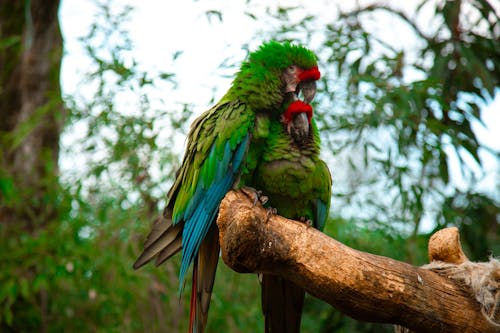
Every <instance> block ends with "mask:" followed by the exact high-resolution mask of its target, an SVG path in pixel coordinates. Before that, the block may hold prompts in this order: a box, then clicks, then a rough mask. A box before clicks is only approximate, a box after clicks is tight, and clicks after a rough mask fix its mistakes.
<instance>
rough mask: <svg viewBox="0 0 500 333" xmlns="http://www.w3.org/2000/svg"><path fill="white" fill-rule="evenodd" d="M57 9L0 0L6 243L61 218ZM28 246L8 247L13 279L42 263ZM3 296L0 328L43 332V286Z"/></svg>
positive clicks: (34, 1)
mask: <svg viewBox="0 0 500 333" xmlns="http://www.w3.org/2000/svg"><path fill="white" fill-rule="evenodd" d="M58 9H59V0H0V223H1V225H0V239H1V240H2V242H5V243H7V240H8V242H9V246H10V248H14V247H15V246H14V245H12V244H17V246H19V248H22V246H24V245H23V244H26V243H28V242H26V241H23V239H24V240H26V239H27V238H29V237H33V238H34V237H37V235H38V234H39V232H40V231H41V230H44V229H45V228H48V225H49V224H50V223H58V222H59V221H58V220H59V219H58V217H59V214H58V212H59V208H58V200H60V197H59V192H58V190H59V182H58V158H59V137H60V134H61V130H62V126H63V122H64V113H63V108H62V99H61V92H60V84H59V70H60V65H61V57H62V37H61V33H60V30H59V23H58ZM30 244H31V243H30ZM38 250H39V249H37V251H38ZM44 250H45V249H42V251H44ZM25 253H26V251H20V252H15V253H13V255H12V258H14V259H13V260H17V261H19V264H18V265H17V266H15V265H13V263H12V262H9V263H6V267H4V268H3V269H14V267H16V268H15V269H14V270H12V271H11V272H12V274H13V277H12V278H15V279H17V280H25V281H26V280H27V281H29V283H30V284H31V283H32V282H33V280H34V279H35V277H36V276H37V275H39V274H40V273H43V272H44V271H45V270H46V267H44V266H43V264H42V263H39V262H36V263H35V262H34V261H33V259H32V257H30V254H29V253H28V254H25ZM44 255H50V254H48V253H47V252H44ZM24 261H27V262H28V263H24ZM21 262H23V264H21ZM7 274H8V273H7ZM18 290H19V289H18ZM3 296H4V298H3V299H2V302H5V301H4V300H5V299H7V301H6V302H5V303H2V304H5V309H6V311H12V313H13V314H12V315H11V319H10V321H11V322H9V319H6V318H8V317H7V316H6V315H5V317H4V311H2V314H1V315H2V318H0V331H12V332H14V331H23V330H28V331H30V330H37V331H40V332H46V331H47V329H48V321H49V312H50V294H49V292H48V291H47V289H46V288H44V287H39V288H38V289H35V287H33V290H31V289H30V294H29V295H25V294H23V293H22V292H20V293H19V292H18V293H17V294H15V296H12V297H11V299H10V300H9V298H5V293H4V295H3ZM6 311H5V312H6ZM25 317H26V318H29V320H23V318H25ZM12 318H13V319H12Z"/></svg>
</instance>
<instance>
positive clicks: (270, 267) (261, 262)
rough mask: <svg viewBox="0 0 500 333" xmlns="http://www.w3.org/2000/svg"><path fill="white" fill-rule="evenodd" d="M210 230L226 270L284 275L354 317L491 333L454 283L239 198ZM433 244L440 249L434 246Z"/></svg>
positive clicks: (230, 197) (232, 197)
mask: <svg viewBox="0 0 500 333" xmlns="http://www.w3.org/2000/svg"><path fill="white" fill-rule="evenodd" d="M217 224H218V226H219V230H220V242H221V250H222V258H223V260H224V262H225V263H226V264H227V265H228V266H229V267H231V268H232V269H234V270H235V271H237V272H246V273H250V272H259V273H268V274H276V275H280V276H282V277H286V278H287V279H290V280H291V281H293V282H295V283H296V284H298V285H300V286H301V287H303V288H304V289H306V290H307V291H308V292H309V293H310V294H312V295H313V296H315V297H318V298H320V299H322V300H324V301H326V302H328V303H329V304H331V305H332V306H334V307H335V308H337V309H338V310H340V311H342V312H344V313H346V314H348V315H350V316H351V317H353V318H355V319H358V320H363V321H372V322H383V323H392V324H398V325H402V326H405V327H408V328H410V329H411V330H413V331H416V332H443V333H444V332H447V333H452V332H460V333H463V332H477V333H479V332H483V333H485V332H498V327H496V326H494V325H492V324H491V322H489V321H488V320H487V318H486V317H485V316H484V315H483V314H482V313H481V307H480V304H479V303H478V302H477V301H476V300H475V299H474V298H473V296H472V295H471V292H470V290H468V289H467V288H464V286H463V285H461V284H460V283H457V282H456V281H454V280H451V279H448V278H446V277H443V276H441V275H439V274H437V273H435V272H432V271H430V270H427V269H423V268H419V267H415V266H412V265H409V264H406V263H403V262H399V261H396V260H393V259H390V258H386V257H381V256H377V255H373V254H369V253H364V252H360V251H357V250H354V249H351V248H349V247H347V246H345V245H343V244H341V243H339V242H337V241H335V240H334V239H332V238H330V237H328V236H326V235H325V234H323V233H321V232H319V231H318V230H316V229H314V228H311V227H308V226H307V225H305V224H303V223H300V222H296V221H292V220H288V219H285V218H283V217H280V216H277V215H271V216H269V215H268V212H267V211H266V210H265V209H264V208H262V207H261V206H260V205H259V204H257V205H254V200H253V199H251V198H249V197H247V196H246V195H245V194H243V193H242V192H235V191H231V192H229V193H228V194H227V195H226V197H225V199H224V200H223V202H222V204H221V207H220V211H219V217H218V220H217ZM440 246H441V247H446V246H444V245H443V244H441V245H435V248H439V247H440ZM451 252H456V251H451ZM455 254H456V253H455ZM434 255H436V254H434ZM446 256H448V255H444V256H443V257H446ZM452 257H453V258H455V257H456V256H454V255H452ZM458 258H460V256H458Z"/></svg>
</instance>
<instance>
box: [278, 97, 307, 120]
mask: <svg viewBox="0 0 500 333" xmlns="http://www.w3.org/2000/svg"><path fill="white" fill-rule="evenodd" d="M302 112H304V113H305V114H306V115H307V119H309V122H311V118H312V115H313V110H312V106H310V105H309V104H306V103H304V102H302V101H295V102H293V103H292V104H290V105H289V106H288V108H287V109H286V111H285V113H284V114H283V117H284V118H285V122H286V123H287V124H288V123H289V122H291V121H292V119H293V116H294V115H295V114H297V113H302Z"/></svg>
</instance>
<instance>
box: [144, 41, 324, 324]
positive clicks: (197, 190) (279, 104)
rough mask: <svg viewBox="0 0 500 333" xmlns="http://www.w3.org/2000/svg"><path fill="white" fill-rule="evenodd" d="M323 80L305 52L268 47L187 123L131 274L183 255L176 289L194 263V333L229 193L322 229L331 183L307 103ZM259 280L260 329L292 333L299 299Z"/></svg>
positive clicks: (202, 317) (203, 316)
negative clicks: (262, 198)
mask: <svg viewBox="0 0 500 333" xmlns="http://www.w3.org/2000/svg"><path fill="white" fill-rule="evenodd" d="M319 78H320V72H319V70H318V66H317V60H316V56H315V55H314V53H313V52H311V51H310V50H308V49H306V48H304V47H302V46H298V45H294V44H291V43H288V42H285V43H278V42H275V41H271V42H268V43H264V44H263V45H261V46H260V47H259V48H258V49H257V50H256V51H254V52H251V53H250V54H249V56H248V59H247V60H246V61H244V62H243V63H242V65H241V67H240V70H239V71H238V73H237V74H236V77H235V79H234V80H233V82H232V85H231V87H230V89H229V91H228V92H227V93H226V94H225V95H224V96H223V97H222V99H221V100H220V101H219V102H218V103H217V104H216V105H215V106H213V107H212V108H211V109H209V110H208V111H206V112H205V113H203V114H202V115H201V116H200V117H198V118H197V119H196V120H194V122H193V124H192V125H191V129H190V132H189V135H188V141H187V148H186V152H185V154H184V158H183V161H182V165H181V167H180V169H179V171H178V172H177V175H176V179H175V182H174V184H173V185H172V188H171V189H170V191H169V193H168V200H167V205H166V207H165V210H164V212H163V215H162V216H161V217H160V218H158V219H156V220H155V221H154V223H153V226H152V230H151V232H150V234H149V235H148V237H147V239H146V241H145V244H144V251H143V252H142V254H141V255H140V256H139V258H138V259H137V261H136V262H135V264H134V268H136V269H137V268H139V267H141V266H142V265H144V264H146V263H147V262H149V261H151V260H152V259H155V263H156V265H159V264H161V263H163V262H164V261H165V260H167V259H168V258H170V257H171V256H173V255H174V254H176V253H177V252H179V251H181V250H182V258H181V268H180V273H179V280H180V285H181V288H182V286H183V284H184V279H185V275H186V273H187V271H188V269H189V267H190V266H191V264H193V272H192V281H191V289H192V290H191V302H190V318H189V323H190V324H189V331H190V332H203V331H204V328H205V326H206V322H207V316H208V309H209V305H210V298H211V293H212V288H213V284H214V279H215V272H216V269H217V262H218V259H219V250H220V248H219V236H218V229H217V225H216V223H215V219H216V216H217V212H218V209H219V205H220V202H221V201H222V199H223V198H224V196H225V194H226V193H227V192H228V191H229V190H230V189H232V188H235V189H238V188H242V187H244V186H250V187H252V188H255V189H258V190H261V191H262V192H263V193H264V194H265V195H266V196H268V197H269V204H270V205H271V207H273V208H276V209H277V211H278V213H279V214H280V215H283V216H285V217H288V218H293V219H301V220H303V221H304V222H310V223H312V225H314V226H315V227H316V228H320V229H321V228H322V227H323V225H324V223H325V221H326V218H327V215H328V210H329V206H330V191H331V177H330V173H329V171H328V168H327V167H326V165H325V163H324V162H322V161H321V160H320V159H319V135H318V130H317V127H316V125H315V122H314V118H313V110H312V107H311V106H310V105H309V103H310V102H311V101H312V99H313V98H314V95H315V92H316V83H315V82H316V81H317V80H318V79H319ZM299 97H303V100H300V99H299ZM261 282H262V290H263V291H262V297H263V298H262V306H263V312H264V315H265V316H266V320H265V322H266V332H273V333H279V332H298V331H299V329H300V317H301V311H302V303H303V298H304V292H303V291H302V290H301V289H300V288H298V287H296V286H295V285H293V284H292V283H291V282H288V281H286V280H283V279H281V278H279V277H275V276H267V275H266V276H263V277H262V281H261Z"/></svg>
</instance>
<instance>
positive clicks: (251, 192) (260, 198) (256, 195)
mask: <svg viewBox="0 0 500 333" xmlns="http://www.w3.org/2000/svg"><path fill="white" fill-rule="evenodd" d="M241 192H243V193H244V194H245V195H246V196H247V197H249V198H250V199H251V200H253V205H254V206H255V205H257V202H260V204H261V205H265V204H266V202H268V201H269V197H267V196H265V195H263V194H262V191H258V190H256V189H254V188H253V187H250V186H244V187H242V188H241Z"/></svg>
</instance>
